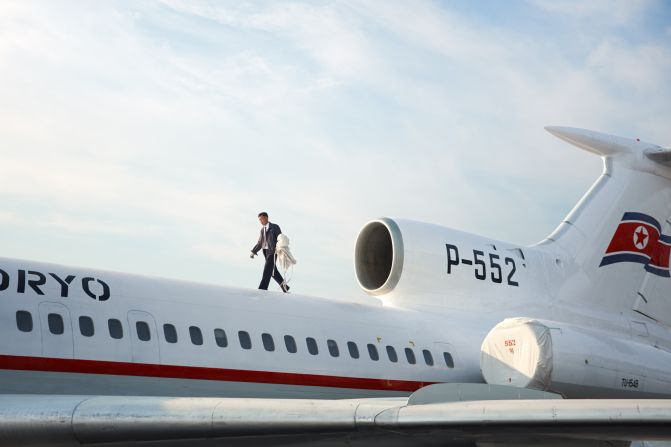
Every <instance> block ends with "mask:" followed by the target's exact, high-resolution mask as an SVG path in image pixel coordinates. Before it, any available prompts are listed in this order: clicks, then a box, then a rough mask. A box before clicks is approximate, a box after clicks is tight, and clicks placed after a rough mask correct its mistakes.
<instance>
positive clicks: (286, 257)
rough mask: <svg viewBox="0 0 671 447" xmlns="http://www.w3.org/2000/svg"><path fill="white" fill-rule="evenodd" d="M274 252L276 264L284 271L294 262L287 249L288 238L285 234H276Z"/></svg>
mask: <svg viewBox="0 0 671 447" xmlns="http://www.w3.org/2000/svg"><path fill="white" fill-rule="evenodd" d="M275 254H276V255H277V259H276V262H277V265H278V266H279V267H280V268H281V269H282V271H283V272H284V273H286V271H287V270H289V267H291V266H292V265H294V264H295V263H296V259H294V257H293V255H292V254H291V250H290V249H289V238H288V237H287V236H286V235H285V234H280V235H279V236H277V244H276V245H275Z"/></svg>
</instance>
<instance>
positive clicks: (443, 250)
mask: <svg viewBox="0 0 671 447" xmlns="http://www.w3.org/2000/svg"><path fill="white" fill-rule="evenodd" d="M531 256H532V257H533V256H534V255H533V254H531ZM530 262H531V258H530V257H529V256H527V257H526V258H525V253H524V252H523V250H522V249H521V248H519V247H514V246H511V245H510V244H506V243H503V242H499V241H495V240H492V239H488V238H484V237H480V236H476V235H473V234H469V233H465V232H462V231H458V230H454V229H451V228H445V227H441V226H438V225H433V224H428V223H423V222H415V221H411V220H396V219H390V218H386V217H385V218H381V219H376V220H373V221H371V222H368V223H367V224H366V225H365V226H364V227H363V228H362V229H361V231H360V232H359V236H358V237H357V241H356V248H355V253H354V265H355V270H356V277H357V280H358V281H359V285H360V286H361V288H362V289H363V290H364V291H365V292H366V293H368V294H370V295H383V294H388V293H390V292H394V294H393V296H394V299H396V300H397V301H398V302H399V303H401V302H402V301H403V300H410V299H412V300H415V301H414V303H415V304H417V302H418V301H422V300H423V301H427V300H429V301H431V302H430V304H431V305H437V304H438V305H440V304H444V305H451V306H457V307H462V306H464V307H468V306H470V305H474V306H475V305H479V304H478V302H480V304H481V303H482V302H488V303H492V302H494V301H493V300H494V299H496V301H495V302H497V303H504V301H503V300H502V297H505V296H512V295H517V296H519V295H520V293H521V291H522V290H524V291H525V293H527V294H528V295H529V296H531V294H530V293H529V292H530V290H532V289H533V288H534V287H535V283H536V282H537V281H538V279H537V278H540V277H542V276H543V275H542V274H538V273H536V274H532V272H531V268H532V267H531V265H530ZM536 264H538V263H536ZM534 296H535V295H534ZM435 300H439V301H440V302H435ZM483 300H484V301H483Z"/></svg>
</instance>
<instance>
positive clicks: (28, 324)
mask: <svg viewBox="0 0 671 447" xmlns="http://www.w3.org/2000/svg"><path fill="white" fill-rule="evenodd" d="M16 327H17V328H18V329H19V330H20V331H21V332H30V331H32V330H33V316H32V315H31V314H30V312H28V311H27V310H18V311H16Z"/></svg>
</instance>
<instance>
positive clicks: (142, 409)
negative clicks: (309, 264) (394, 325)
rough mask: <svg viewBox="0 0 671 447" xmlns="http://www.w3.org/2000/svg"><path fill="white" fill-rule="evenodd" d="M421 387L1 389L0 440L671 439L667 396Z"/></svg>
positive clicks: (211, 442)
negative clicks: (119, 391)
mask: <svg viewBox="0 0 671 447" xmlns="http://www.w3.org/2000/svg"><path fill="white" fill-rule="evenodd" d="M427 388H429V390H427V391H424V397H423V398H419V399H418V398H417V397H414V396H411V397H410V399H408V398H388V399H386V398H383V399H354V400H301V399H246V398H183V397H146V396H43V395H3V396H0V444H1V445H23V446H38V445H50V446H54V445H68V446H72V445H97V444H100V445H102V444H109V443H112V444H111V445H137V443H138V442H141V443H142V444H141V445H148V446H151V445H166V444H167V445H186V444H188V445H189V446H196V445H201V444H202V445H224V444H225V445H227V446H235V445H246V446H249V445H297V444H301V443H306V444H309V445H328V446H336V445H350V446H351V445H362V446H364V445H365V446H372V445H385V446H395V445H399V446H400V445H412V446H424V445H472V444H473V443H475V442H478V443H480V442H497V443H503V444H505V443H509V444H510V445H518V444H519V443H520V442H525V443H529V442H540V443H545V442H548V441H551V440H555V441H557V440H558V441H560V442H561V441H562V440H564V441H566V440H571V441H570V442H575V440H578V439H581V440H602V441H628V440H671V400H661V399H656V400H633V399H632V400H625V399H622V400H603V399H599V400H596V399H585V400H582V399H575V400H557V399H552V398H547V397H545V398H543V397H541V399H538V398H537V397H534V398H532V399H527V398H526V397H528V396H526V395H525V394H524V393H521V394H520V395H519V396H518V397H520V398H521V399H520V398H505V399H503V400H465V401H464V400H457V401H449V402H440V401H437V400H441V399H440V396H441V393H440V392H439V391H438V392H436V393H432V392H431V390H430V388H431V387H427ZM546 394H547V393H546ZM432 396H433V397H432ZM435 396H438V397H437V398H436V397H435ZM434 401H435V402H434ZM145 443H146V444H145Z"/></svg>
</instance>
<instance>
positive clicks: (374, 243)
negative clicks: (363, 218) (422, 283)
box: [354, 218, 403, 295]
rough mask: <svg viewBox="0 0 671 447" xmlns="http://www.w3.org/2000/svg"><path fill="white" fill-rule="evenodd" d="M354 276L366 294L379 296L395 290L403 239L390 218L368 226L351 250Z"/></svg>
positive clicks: (400, 262) (364, 228)
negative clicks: (352, 251)
mask: <svg viewBox="0 0 671 447" xmlns="http://www.w3.org/2000/svg"><path fill="white" fill-rule="evenodd" d="M354 267H355V270H356V277H357V280H358V281H359V285H360V286H361V288H362V289H364V291H366V293H369V294H371V295H382V294H384V293H387V292H390V291H392V290H393V289H394V287H396V284H397V283H398V280H399V279H400V278H401V271H402V270H403V238H402V236H401V231H400V230H399V228H398V225H396V222H394V221H393V220H391V219H388V218H381V219H378V220H374V221H372V222H369V223H367V224H366V225H365V226H364V227H363V228H362V229H361V231H360V232H359V236H358V237H357V240H356V247H355V249H354Z"/></svg>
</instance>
